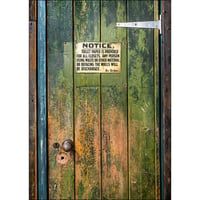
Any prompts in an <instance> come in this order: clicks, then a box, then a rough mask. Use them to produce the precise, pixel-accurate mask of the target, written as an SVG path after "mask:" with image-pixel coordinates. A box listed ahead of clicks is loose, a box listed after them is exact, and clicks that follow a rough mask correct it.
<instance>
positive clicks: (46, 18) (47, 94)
mask: <svg viewBox="0 0 200 200" xmlns="http://www.w3.org/2000/svg"><path fill="white" fill-rule="evenodd" d="M47 1H48V0H46V1H45V6H46V13H45V14H46V17H45V20H46V24H45V28H46V35H45V37H46V46H45V48H46V111H47V114H46V130H47V132H46V141H47V145H46V152H47V153H46V155H47V158H46V160H47V172H46V173H47V198H49V191H48V186H49V178H48V177H49V159H48V152H49V148H48V116H49V115H48V114H49V109H48V103H49V98H48V96H49V92H48V87H49V85H48V46H47V45H48V44H47V37H48V14H47V13H48V7H47Z"/></svg>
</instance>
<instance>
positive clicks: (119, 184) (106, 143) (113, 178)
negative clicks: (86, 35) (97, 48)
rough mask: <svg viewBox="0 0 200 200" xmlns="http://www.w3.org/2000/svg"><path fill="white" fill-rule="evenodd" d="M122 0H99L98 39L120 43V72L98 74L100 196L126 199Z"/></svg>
mask: <svg viewBox="0 0 200 200" xmlns="http://www.w3.org/2000/svg"><path fill="white" fill-rule="evenodd" d="M120 21H126V1H122V0H117V1H114V0H113V1H101V41H103V42H120V43H121V60H122V61H121V73H119V74H102V75H101V112H102V114H101V120H102V198H103V199H128V165H127V49H126V44H127V41H126V39H127V38H126V29H116V28H115V25H116V22H120Z"/></svg>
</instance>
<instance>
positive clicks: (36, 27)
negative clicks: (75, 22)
mask: <svg viewBox="0 0 200 200" xmlns="http://www.w3.org/2000/svg"><path fill="white" fill-rule="evenodd" d="M34 7H35V22H36V23H35V40H34V43H35V65H36V71H35V73H36V74H35V75H36V88H35V95H36V97H35V99H36V103H35V105H36V109H35V111H36V112H35V119H36V121H35V126H36V128H35V199H37V195H38V190H37V186H38V184H37V180H38V179H37V174H38V173H37V126H38V123H37V120H38V119H37V109H38V105H37V103H38V101H37V100H38V96H37V87H38V85H37V83H38V82H37V80H38V79H37V73H38V71H37V70H38V64H37V39H38V38H37V30H38V20H37V3H36V1H35V2H34Z"/></svg>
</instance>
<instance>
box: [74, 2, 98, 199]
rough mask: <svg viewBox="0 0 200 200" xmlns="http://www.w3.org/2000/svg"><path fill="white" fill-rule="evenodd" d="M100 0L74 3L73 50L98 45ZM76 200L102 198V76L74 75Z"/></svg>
mask: <svg viewBox="0 0 200 200" xmlns="http://www.w3.org/2000/svg"><path fill="white" fill-rule="evenodd" d="M99 23H100V22H99V0H94V1H90V0H82V1H79V0H77V1H74V47H75V45H76V43H78V42H83V41H99V37H100V35H99ZM74 94H75V99H74V100H75V101H74V102H75V105H74V106H75V108H74V114H75V178H76V180H75V195H76V196H75V198H76V199H80V200H81V199H100V198H101V187H100V186H101V165H100V152H101V146H100V139H101V137H100V110H99V107H100V75H99V74H77V73H76V72H75V73H74Z"/></svg>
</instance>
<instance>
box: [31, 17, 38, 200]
mask: <svg viewBox="0 0 200 200" xmlns="http://www.w3.org/2000/svg"><path fill="white" fill-rule="evenodd" d="M36 103H37V96H36V23H35V22H34V21H30V22H29V199H30V200H32V199H37V146H36V145H37V125H36V124H37V106H36Z"/></svg>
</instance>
